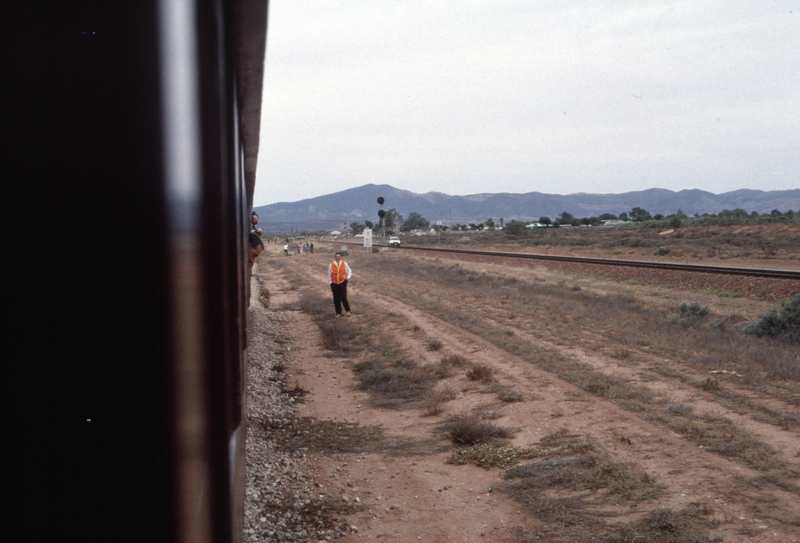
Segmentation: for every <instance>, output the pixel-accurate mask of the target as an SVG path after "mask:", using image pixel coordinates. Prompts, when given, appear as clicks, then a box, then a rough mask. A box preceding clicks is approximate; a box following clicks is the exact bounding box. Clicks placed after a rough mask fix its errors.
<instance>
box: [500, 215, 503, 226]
mask: <svg viewBox="0 0 800 543" xmlns="http://www.w3.org/2000/svg"><path fill="white" fill-rule="evenodd" d="M500 228H503V217H500Z"/></svg>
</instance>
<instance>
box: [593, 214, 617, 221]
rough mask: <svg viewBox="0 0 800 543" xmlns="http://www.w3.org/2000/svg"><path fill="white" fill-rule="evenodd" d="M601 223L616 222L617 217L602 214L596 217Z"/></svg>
mask: <svg viewBox="0 0 800 543" xmlns="http://www.w3.org/2000/svg"><path fill="white" fill-rule="evenodd" d="M598 219H600V220H601V221H615V220H617V216H616V215H614V214H613V213H603V214H602V215H600V216H599V217H598Z"/></svg>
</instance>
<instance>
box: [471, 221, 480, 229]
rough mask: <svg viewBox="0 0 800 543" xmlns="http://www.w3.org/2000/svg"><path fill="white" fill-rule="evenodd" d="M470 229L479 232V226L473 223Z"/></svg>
mask: <svg viewBox="0 0 800 543" xmlns="http://www.w3.org/2000/svg"><path fill="white" fill-rule="evenodd" d="M469 229H470V230H477V229H478V225H477V224H475V223H474V222H471V223H469Z"/></svg>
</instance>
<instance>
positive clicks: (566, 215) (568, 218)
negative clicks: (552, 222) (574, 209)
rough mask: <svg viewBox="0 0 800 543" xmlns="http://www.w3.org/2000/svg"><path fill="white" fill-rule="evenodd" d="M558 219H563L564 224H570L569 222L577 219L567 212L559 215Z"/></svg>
mask: <svg viewBox="0 0 800 543" xmlns="http://www.w3.org/2000/svg"><path fill="white" fill-rule="evenodd" d="M558 217H559V219H561V222H562V223H569V222H572V219H574V218H575V215H573V214H572V213H567V212H566V211H565V212H563V213H562V214H561V215H559V216H558Z"/></svg>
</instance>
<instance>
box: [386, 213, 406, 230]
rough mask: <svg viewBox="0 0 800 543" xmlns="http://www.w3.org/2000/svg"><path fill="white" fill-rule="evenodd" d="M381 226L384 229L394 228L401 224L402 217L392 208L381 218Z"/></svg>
mask: <svg viewBox="0 0 800 543" xmlns="http://www.w3.org/2000/svg"><path fill="white" fill-rule="evenodd" d="M383 224H384V226H386V228H395V227H396V226H399V225H401V224H403V216H402V215H401V214H400V213H398V212H397V210H396V209H395V208H392V209H390V210H389V211H387V212H386V215H385V216H384V217H383Z"/></svg>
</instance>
